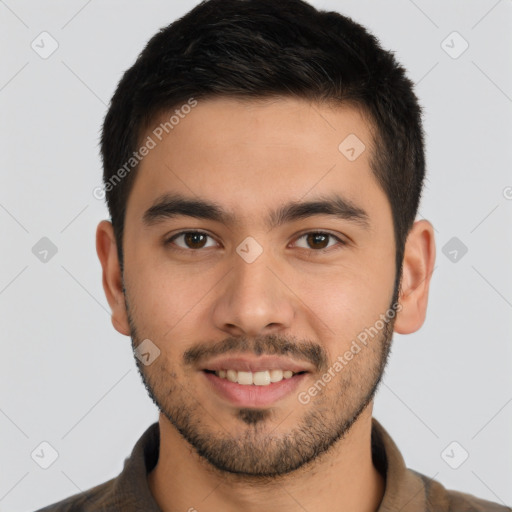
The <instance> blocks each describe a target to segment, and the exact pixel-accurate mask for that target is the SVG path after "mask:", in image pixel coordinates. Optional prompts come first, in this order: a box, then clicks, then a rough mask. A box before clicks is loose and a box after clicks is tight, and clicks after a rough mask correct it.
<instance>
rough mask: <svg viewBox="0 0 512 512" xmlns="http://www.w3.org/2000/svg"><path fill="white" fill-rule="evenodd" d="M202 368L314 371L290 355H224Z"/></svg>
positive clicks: (216, 369) (242, 370)
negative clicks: (256, 356)
mask: <svg viewBox="0 0 512 512" xmlns="http://www.w3.org/2000/svg"><path fill="white" fill-rule="evenodd" d="M201 370H211V371H219V370H236V371H241V372H262V371H265V370H291V371H292V372H295V373H298V372H312V371H313V370H314V369H313V368H312V367H311V365H310V364H308V363H301V362H297V361H294V360H293V359H291V358H289V357H282V356H261V357H258V358H250V357H243V356H232V357H222V358H218V359H214V360H212V361H208V362H206V363H204V365H203V366H202V368H201Z"/></svg>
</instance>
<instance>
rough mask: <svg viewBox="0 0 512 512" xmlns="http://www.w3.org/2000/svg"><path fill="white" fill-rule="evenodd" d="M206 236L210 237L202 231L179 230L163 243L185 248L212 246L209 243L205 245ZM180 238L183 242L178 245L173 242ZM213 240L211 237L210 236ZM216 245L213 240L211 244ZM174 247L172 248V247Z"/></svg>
mask: <svg viewBox="0 0 512 512" xmlns="http://www.w3.org/2000/svg"><path fill="white" fill-rule="evenodd" d="M208 238H212V237H211V236H210V235H209V234H208V233H204V232H203V231H181V232H180V233H177V234H175V235H173V236H172V237H171V238H169V239H168V240H166V241H165V245H171V244H175V245H177V246H178V248H179V249H183V250H187V249H204V248H205V247H212V246H211V245H210V246H208V245H205V242H206V240H207V239H208ZM180 239H182V241H183V243H184V244H185V245H184V246H183V245H180V244H177V243H175V242H176V240H180ZM212 240H213V238H212ZM215 245H216V242H215V241H214V242H213V246H215ZM173 249H174V248H173ZM179 249H177V250H179Z"/></svg>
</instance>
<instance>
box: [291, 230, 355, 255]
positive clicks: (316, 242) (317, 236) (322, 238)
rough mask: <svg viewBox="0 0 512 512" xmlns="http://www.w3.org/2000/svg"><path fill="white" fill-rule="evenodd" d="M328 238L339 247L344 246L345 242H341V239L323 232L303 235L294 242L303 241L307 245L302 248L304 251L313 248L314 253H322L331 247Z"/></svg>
mask: <svg viewBox="0 0 512 512" xmlns="http://www.w3.org/2000/svg"><path fill="white" fill-rule="evenodd" d="M329 238H330V239H334V240H336V241H337V242H338V243H339V244H340V245H346V242H345V241H343V240H341V238H339V237H337V236H335V235H333V234H332V233H326V232H324V231H310V232H309V233H304V234H303V235H301V236H300V237H299V238H297V239H296V240H301V239H305V241H306V244H307V245H306V246H302V247H303V248H304V249H311V248H313V249H315V252H324V251H325V250H326V249H327V248H329V247H332V245H329ZM333 245H336V244H333ZM299 247H300V246H299Z"/></svg>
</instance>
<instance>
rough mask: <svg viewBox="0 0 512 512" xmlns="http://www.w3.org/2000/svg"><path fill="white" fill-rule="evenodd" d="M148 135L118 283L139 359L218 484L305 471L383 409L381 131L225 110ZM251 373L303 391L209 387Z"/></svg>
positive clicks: (194, 115) (234, 103) (313, 111)
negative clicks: (365, 415) (143, 353)
mask: <svg viewBox="0 0 512 512" xmlns="http://www.w3.org/2000/svg"><path fill="white" fill-rule="evenodd" d="M168 118H169V116H168V115H167V116H165V119H168ZM163 119H164V118H162V120H163ZM159 122H160V120H157V121H156V122H155V127H156V126H158V124H159ZM158 133H160V132H158ZM351 134H352V135H351ZM147 135H150V136H151V137H152V138H153V139H154V140H155V142H156V143H157V144H156V146H155V147H154V148H153V149H151V151H150V152H149V154H148V155H147V156H146V157H145V158H144V159H143V160H142V162H141V164H140V167H139V170H138V171H137V176H136V178H135V182H134V186H133V189H132V191H131V192H130V196H129V199H128V203H127V210H126V218H125V233H124V241H123V253H124V275H123V280H124V286H125V301H126V308H127V318H128V319H129V328H130V334H131V336H132V340H133V345H134V348H136V347H138V345H139V344H140V343H141V342H142V341H143V340H147V339H149V340H151V344H152V345H151V346H153V344H154V345H155V346H156V347H158V349H159V350H160V354H159V355H158V357H156V358H155V359H154V360H153V361H152V362H151V364H147V365H145V364H142V363H141V362H140V361H139V360H138V359H137V364H138V367H139V370H140V372H141V375H142V377H143V380H144V383H145V385H146V387H147V389H148V392H149V394H150V396H151V397H152V399H153V400H154V401H155V403H156V404H157V405H158V407H159V409H160V411H161V412H162V413H163V414H164V415H165V417H166V418H167V419H168V420H169V421H170V422H171V423H172V425H174V427H175V428H176V429H177V430H178V431H179V432H180V433H181V434H182V436H183V437H184V438H185V439H186V440H187V441H188V442H189V443H190V444H191V445H192V447H193V448H194V449H195V450H196V451H197V452H198V453H199V454H200V455H201V456H202V457H204V458H205V459H206V460H207V461H208V462H209V463H210V464H211V465H212V467H215V468H217V469H219V470H223V471H229V472H231V473H237V474H241V475H246V476H249V475H252V476H254V477H259V476H261V477H263V476H275V475H278V474H285V473H288V472H290V471H293V470H295V469H297V468H300V467H301V466H304V465H305V464H306V463H308V462H310V461H312V460H314V459H315V458H317V457H318V456H319V455H320V454H322V453H323V452H325V451H327V450H328V449H329V448H330V447H331V446H333V445H334V444H335V442H336V441H337V440H338V439H340V437H342V436H343V435H344V434H345V433H346V432H347V431H348V430H349V429H350V427H351V426H352V425H353V424H354V422H355V421H356V420H357V418H358V417H359V416H360V414H361V413H362V412H363V411H364V410H365V408H367V406H369V404H371V401H372V399H373V396H374V393H375V390H376V387H377V385H378V383H379V381H380V379H381V376H382V373H383V370H384V366H385V364H386V359H387V356H388V352H389V345H390V342H391V334H392V332H393V323H394V320H393V316H389V315H388V312H389V308H390V307H391V306H392V304H393V302H394V301H395V298H396V297H394V293H393V292H394V281H395V241H394V234H393V223H392V216H391V209H390V205H389V202H388V200H387V198H386V196H385V194H384V192H383V191H382V190H381V189H380V187H379V186H378V184H377V182H376V180H375V178H374V177H373V175H372V171H371V169H370V165H369V158H370V152H371V151H372V144H371V137H370V129H369V126H368V124H367V122H366V121H365V119H364V118H363V117H362V116H361V114H360V113H359V111H358V110H356V109H354V108H350V107H348V106H343V107H340V106H337V107H327V106H325V105H319V104H310V103H308V102H305V101H302V100H295V99H288V98H286V99H284V98H282V99H276V100H266V101H259V102H247V101H238V100H235V99H215V100H204V101H199V102H198V104H197V106H195V107H194V108H193V109H192V110H191V112H190V113H188V114H187V115H186V116H184V117H183V118H181V119H180V121H179V124H176V125H175V126H174V128H173V129H172V131H169V133H168V134H167V135H166V136H165V137H162V140H161V141H159V140H158V138H157V137H155V135H154V134H152V130H149V131H148V133H147V134H146V136H147ZM164 135H165V132H164ZM354 135H355V136H357V139H359V142H358V141H357V139H354ZM349 136H350V137H351V138H349V139H347V141H348V142H345V143H344V144H345V145H343V144H342V145H341V149H340V143H342V142H343V141H344V140H345V139H346V138H347V137H349ZM361 142H362V143H363V144H364V146H365V148H363V146H362V145H361V144H360V143H361ZM352 149H353V150H352ZM361 151H362V152H361ZM359 153H360V154H359ZM354 156H356V158H354ZM177 198H179V199H180V200H181V202H177V201H176V199H177ZM169 199H174V202H173V201H169ZM335 199H337V200H338V201H337V202H336V201H334V200H335ZM187 201H196V203H195V204H194V205H192V208H188V209H187ZM333 201H334V202H333ZM201 202H207V203H210V205H209V206H212V205H213V206H215V208H213V209H212V208H210V207H208V205H203V204H202V203H201ZM302 203H311V204H309V205H308V206H307V205H306V206H300V205H301V204H302ZM384 318H385V319H386V320H388V321H387V322H383V321H382V320H383V319H384ZM363 333H366V336H365V335H364V334H363ZM363 339H365V340H366V342H363V341H362V340H363ZM146 343H148V342H146ZM356 347H358V348H359V350H357V348H356ZM350 352H351V353H352V357H350V354H349V353H350ZM276 356H277V358H278V359H279V361H278V362H277V363H276V362H275V361H271V358H272V357H274V358H275V357H276ZM150 357H151V356H150ZM227 358H231V361H225V359H227ZM248 362H253V363H261V364H260V365H259V366H257V367H253V368H255V369H257V370H258V373H260V374H261V375H260V376H259V377H258V379H259V378H262V379H263V380H265V379H267V374H266V373H265V364H266V365H267V367H268V368H266V369H269V370H270V369H273V370H278V369H279V368H280V369H282V370H288V369H289V368H291V367H293V368H294V369H295V370H296V372H297V375H294V376H293V377H291V378H290V379H284V380H283V381H281V382H273V383H271V384H268V385H265V386H263V385H262V386H259V385H255V384H252V385H243V384H241V383H230V381H229V380H226V379H223V378H222V376H217V375H215V374H214V373H211V371H213V370H219V369H223V370H229V369H233V368H232V367H234V368H235V369H236V368H237V366H236V365H237V364H238V365H239V366H238V367H240V368H241V366H240V365H242V366H243V365H244V364H249V363H248ZM279 365H281V367H280V366H279ZM294 365H295V366H294ZM286 366H288V367H289V368H287V367H286ZM247 369H249V367H247ZM205 370H210V371H205ZM301 371H305V372H306V373H299V372H301ZM271 374H272V375H273V376H274V377H275V378H276V379H277V378H279V372H278V371H277V372H275V371H274V372H269V373H268V375H271ZM230 375H232V376H233V375H235V376H236V378H239V379H241V380H243V378H244V377H243V376H241V375H240V374H236V373H234V372H231V374H230ZM245 377H247V375H245ZM319 381H320V382H321V384H319ZM258 382H259V381H258ZM315 383H316V385H315ZM315 389H316V391H315Z"/></svg>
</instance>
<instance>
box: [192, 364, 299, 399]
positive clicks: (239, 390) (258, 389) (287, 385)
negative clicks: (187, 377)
mask: <svg viewBox="0 0 512 512" xmlns="http://www.w3.org/2000/svg"><path fill="white" fill-rule="evenodd" d="M233 369H234V368H233ZM201 373H202V374H203V375H204V377H205V379H206V380H207V384H208V385H209V386H210V389H212V390H213V391H214V392H215V393H217V395H219V396H220V397H221V398H224V399H226V400H228V401H229V402H230V403H231V404H233V405H237V406H239V407H266V406H269V405H272V404H273V403H275V402H277V401H278V400H280V399H283V398H285V397H287V396H289V395H291V394H292V393H293V392H294V391H295V390H296V389H297V387H298V386H299V385H300V383H301V382H302V381H303V380H304V379H305V378H306V377H307V376H308V373H300V374H297V375H294V376H293V377H290V378H289V379H283V380H281V381H279V382H272V383H270V384H269V385H268V386H255V385H253V384H251V385H243V384H238V383H237V382H231V381H229V380H227V379H223V378H221V377H217V375H215V374H214V373H209V372H206V371H204V370H203V371H201Z"/></svg>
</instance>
